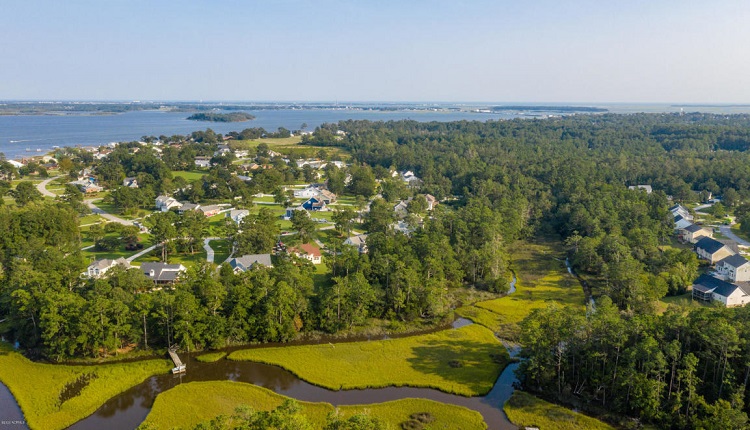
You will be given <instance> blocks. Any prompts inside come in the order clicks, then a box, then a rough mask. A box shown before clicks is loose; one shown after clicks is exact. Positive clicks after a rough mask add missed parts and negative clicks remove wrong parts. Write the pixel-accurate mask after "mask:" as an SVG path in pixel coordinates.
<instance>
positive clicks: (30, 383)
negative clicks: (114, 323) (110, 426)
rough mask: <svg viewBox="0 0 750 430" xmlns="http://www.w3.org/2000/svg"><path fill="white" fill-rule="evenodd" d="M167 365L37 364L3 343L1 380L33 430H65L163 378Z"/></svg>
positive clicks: (155, 362) (156, 362)
mask: <svg viewBox="0 0 750 430" xmlns="http://www.w3.org/2000/svg"><path fill="white" fill-rule="evenodd" d="M171 367H172V366H171V364H170V363H169V361H167V360H148V361H139V362H134V363H115V364H101V365H91V366H65V365H54V364H42V363H34V362H32V361H30V360H28V359H26V358H25V357H23V356H22V355H21V354H19V353H17V352H14V351H13V350H12V349H11V348H10V346H8V345H7V344H4V343H0V381H2V383H3V384H5V385H6V386H8V388H9V389H10V391H11V392H12V393H13V396H14V397H15V398H16V401H17V402H18V404H19V406H20V407H21V410H22V411H23V414H24V416H25V419H26V422H27V423H28V425H29V427H30V428H32V429H52V430H56V429H62V428H65V427H68V426H69V425H71V424H73V423H75V422H76V421H79V420H81V419H83V418H85V417H86V416H88V415H90V414H92V413H93V412H94V411H96V409H98V408H99V407H100V406H101V405H102V404H103V403H104V402H105V401H107V400H109V399H110V398H112V397H114V396H115V395H117V394H119V393H121V392H123V391H125V390H127V389H129V388H130V387H133V386H135V385H137V384H140V383H141V382H143V381H144V380H145V379H146V378H148V377H149V376H152V375H156V374H159V373H166V372H169V369H170V368H171Z"/></svg>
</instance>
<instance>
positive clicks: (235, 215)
mask: <svg viewBox="0 0 750 430" xmlns="http://www.w3.org/2000/svg"><path fill="white" fill-rule="evenodd" d="M248 215H250V211H249V210H247V209H233V210H231V211H229V212H227V216H228V217H229V218H231V219H232V221H234V222H235V224H237V225H240V223H241V222H242V219H243V218H245V217H246V216H248Z"/></svg>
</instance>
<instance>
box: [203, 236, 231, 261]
mask: <svg viewBox="0 0 750 430" xmlns="http://www.w3.org/2000/svg"><path fill="white" fill-rule="evenodd" d="M208 244H209V246H211V249H213V250H214V263H216V264H221V263H223V262H224V261H225V260H226V259H227V258H229V253H230V252H231V251H232V248H231V245H232V244H231V242H230V241H229V239H219V240H212V241H210V242H208Z"/></svg>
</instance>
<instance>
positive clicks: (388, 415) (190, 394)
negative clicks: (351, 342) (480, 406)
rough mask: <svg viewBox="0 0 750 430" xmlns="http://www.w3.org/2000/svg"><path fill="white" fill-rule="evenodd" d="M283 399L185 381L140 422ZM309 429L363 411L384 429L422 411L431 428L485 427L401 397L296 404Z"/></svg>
mask: <svg viewBox="0 0 750 430" xmlns="http://www.w3.org/2000/svg"><path fill="white" fill-rule="evenodd" d="M285 399H287V397H285V396H282V395H279V394H276V393H274V392H273V391H270V390H268V389H265V388H262V387H258V386H256V385H252V384H245V383H242V382H231V381H211V382H190V383H187V384H181V385H178V386H177V387H175V388H172V389H170V390H167V391H165V392H163V393H161V394H159V396H157V398H156V401H155V402H154V406H153V408H152V409H151V412H150V413H149V414H148V416H147V417H146V421H145V422H144V424H149V425H152V426H153V427H154V428H157V429H172V428H193V427H195V426H196V425H197V424H198V423H201V422H205V421H208V420H211V419H213V418H214V417H216V416H217V415H231V414H232V413H233V412H234V409H235V408H236V407H237V406H241V405H247V406H250V407H251V408H253V409H255V410H263V411H267V410H271V409H274V408H276V407H277V406H279V405H280V404H281V403H282V402H283V401H284V400H285ZM299 404H300V405H301V406H302V408H303V414H304V415H305V417H306V418H307V420H308V421H309V422H310V424H312V427H313V428H316V429H319V428H322V427H323V426H324V425H325V423H326V417H327V416H328V414H330V413H334V412H338V413H339V414H340V416H341V417H342V418H348V417H350V416H352V415H356V414H361V413H366V414H369V415H370V416H374V417H377V418H379V419H380V420H381V421H383V422H384V423H385V424H386V425H387V428H390V429H396V428H401V423H403V422H405V421H407V420H408V419H409V416H410V415H412V414H414V413H419V412H427V413H429V414H430V415H432V417H433V418H434V419H435V420H434V421H433V422H432V423H431V424H430V426H429V428H434V429H438V428H439V429H467V430H471V429H485V428H487V427H486V425H485V424H484V421H483V420H482V416H481V415H480V414H479V413H478V412H475V411H472V410H470V409H467V408H464V407H461V406H454V405H447V404H444V403H439V402H434V401H431V400H425V399H404V400H396V401H392V402H386V403H378V404H371V405H357V406H341V407H339V408H334V407H333V406H332V405H331V404H329V403H312V402H299Z"/></svg>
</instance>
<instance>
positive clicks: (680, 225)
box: [674, 215, 693, 231]
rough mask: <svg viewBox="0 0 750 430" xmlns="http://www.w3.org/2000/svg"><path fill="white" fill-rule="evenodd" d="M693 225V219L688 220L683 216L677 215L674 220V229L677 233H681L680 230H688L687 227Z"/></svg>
mask: <svg viewBox="0 0 750 430" xmlns="http://www.w3.org/2000/svg"><path fill="white" fill-rule="evenodd" d="M692 224H693V220H692V218H691V219H689V220H688V219H687V218H685V217H683V216H682V215H677V216H676V217H675V218H674V229H675V230H676V231H680V230H682V229H684V228H687V227H689V226H691V225H692Z"/></svg>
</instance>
